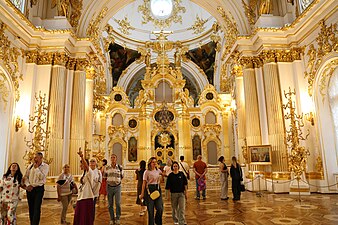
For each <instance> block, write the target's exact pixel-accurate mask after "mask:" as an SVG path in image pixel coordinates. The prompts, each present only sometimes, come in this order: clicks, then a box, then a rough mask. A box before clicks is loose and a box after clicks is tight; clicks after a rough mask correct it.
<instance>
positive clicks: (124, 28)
mask: <svg viewBox="0 0 338 225" xmlns="http://www.w3.org/2000/svg"><path fill="white" fill-rule="evenodd" d="M114 21H115V22H116V23H117V24H118V25H119V26H120V27H119V28H118V29H119V30H120V31H121V32H122V33H123V34H126V35H129V34H130V32H129V30H135V27H133V26H131V25H130V22H129V21H128V18H127V16H125V17H124V19H122V20H117V19H115V18H114Z"/></svg>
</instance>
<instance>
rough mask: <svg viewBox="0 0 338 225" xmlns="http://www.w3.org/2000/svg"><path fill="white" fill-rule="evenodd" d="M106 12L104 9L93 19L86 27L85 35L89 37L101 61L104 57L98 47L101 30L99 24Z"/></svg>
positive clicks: (106, 9) (105, 8)
mask: <svg viewBox="0 0 338 225" xmlns="http://www.w3.org/2000/svg"><path fill="white" fill-rule="evenodd" d="M107 12H108V8H107V7H104V8H103V9H102V10H101V12H100V13H99V15H97V17H93V18H92V19H91V21H90V23H89V25H88V28H87V31H86V35H87V36H88V37H89V39H90V41H91V42H92V43H93V45H94V46H95V48H96V50H97V51H98V54H99V55H100V57H101V58H102V59H105V58H106V57H105V56H104V55H103V53H102V50H101V47H100V36H101V30H100V29H101V28H100V24H101V21H102V20H103V18H104V17H105V16H106V14H107Z"/></svg>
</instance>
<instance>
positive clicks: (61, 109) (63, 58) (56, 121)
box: [48, 53, 68, 176]
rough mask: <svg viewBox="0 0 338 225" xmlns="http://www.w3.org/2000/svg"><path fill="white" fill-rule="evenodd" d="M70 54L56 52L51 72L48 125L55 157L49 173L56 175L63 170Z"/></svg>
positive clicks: (50, 151) (50, 146)
mask: <svg viewBox="0 0 338 225" xmlns="http://www.w3.org/2000/svg"><path fill="white" fill-rule="evenodd" d="M67 61H68V56H67V55H66V53H55V54H54V65H53V66H52V72H51V87H50V94H49V113H48V117H49V118H48V127H49V128H50V136H49V157H51V158H53V163H51V164H50V165H49V166H50V167H49V168H50V169H49V175H50V176H56V175H58V174H60V173H61V171H62V164H63V163H64V162H63V160H62V159H63V157H62V156H63V152H62V149H63V143H64V141H63V139H64V135H63V134H64V115H65V100H66V82H67V74H66V73H67V71H66V63H67Z"/></svg>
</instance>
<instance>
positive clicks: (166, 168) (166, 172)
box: [163, 158, 173, 200]
mask: <svg viewBox="0 0 338 225" xmlns="http://www.w3.org/2000/svg"><path fill="white" fill-rule="evenodd" d="M172 164H173V161H172V160H171V159H170V158H168V159H167V164H166V165H165V166H164V168H163V176H164V186H166V185H167V179H168V176H169V174H170V173H171V172H172V171H171V165H172ZM168 197H169V191H168V190H167V189H166V190H165V191H164V199H165V200H167V199H168Z"/></svg>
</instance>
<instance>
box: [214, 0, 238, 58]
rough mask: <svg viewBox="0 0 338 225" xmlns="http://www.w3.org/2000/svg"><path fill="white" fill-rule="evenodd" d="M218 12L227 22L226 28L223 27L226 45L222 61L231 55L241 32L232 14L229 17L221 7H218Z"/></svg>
mask: <svg viewBox="0 0 338 225" xmlns="http://www.w3.org/2000/svg"><path fill="white" fill-rule="evenodd" d="M217 11H218V13H219V14H220V15H221V16H222V18H223V20H224V22H225V26H224V27H223V31H224V37H225V44H224V52H223V54H222V60H224V59H225V57H226V55H228V54H229V53H230V50H231V48H232V46H233V45H234V44H235V42H236V40H237V37H238V34H239V31H238V29H237V24H236V22H235V20H234V18H233V16H232V15H231V13H230V12H229V15H227V13H226V12H225V10H224V9H223V8H222V7H220V6H218V7H217Z"/></svg>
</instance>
